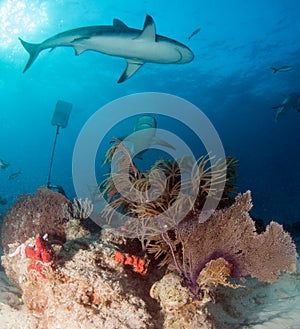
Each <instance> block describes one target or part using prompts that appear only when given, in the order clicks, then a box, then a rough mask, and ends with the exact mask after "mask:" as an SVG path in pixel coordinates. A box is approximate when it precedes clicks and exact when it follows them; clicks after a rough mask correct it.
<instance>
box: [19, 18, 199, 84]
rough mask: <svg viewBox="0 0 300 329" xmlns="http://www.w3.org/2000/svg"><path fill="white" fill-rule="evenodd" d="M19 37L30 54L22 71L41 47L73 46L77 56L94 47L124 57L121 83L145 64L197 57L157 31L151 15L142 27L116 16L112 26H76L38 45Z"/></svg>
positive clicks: (186, 60) (175, 62)
mask: <svg viewBox="0 0 300 329" xmlns="http://www.w3.org/2000/svg"><path fill="white" fill-rule="evenodd" d="M19 40H20V41H21V43H22V45H23V47H24V48H25V49H26V51H27V52H28V53H29V55H30V57H29V60H28V62H27V64H26V66H25V68H24V71H23V73H24V72H26V71H27V70H28V69H29V67H30V66H31V65H32V63H33V62H34V61H35V59H36V58H37V57H38V55H39V53H40V52H41V51H42V50H44V49H48V48H50V49H51V50H52V49H54V48H56V47H72V48H74V50H75V55H80V54H82V53H83V52H84V51H86V50H93V51H97V52H100V53H103V54H107V55H111V56H117V57H123V58H125V60H126V61H127V66H126V68H125V71H124V72H123V74H122V75H121V77H120V78H119V80H118V83H120V82H123V81H125V80H127V79H128V78H130V77H131V76H132V75H133V74H134V73H135V72H136V71H137V70H138V69H139V68H140V67H141V66H142V65H143V64H144V63H160V64H184V63H189V62H191V61H192V60H193V58H194V54H193V52H192V51H191V50H190V49H189V48H188V47H187V46H185V45H184V44H182V43H180V42H178V41H176V40H173V39H170V38H167V37H164V36H161V35H158V34H156V27H155V23H154V21H153V18H152V17H151V16H150V15H147V16H146V19H145V23H144V27H143V29H142V30H137V29H133V28H130V27H128V26H127V25H126V24H125V23H123V22H122V21H120V20H119V19H114V20H113V25H110V26H90V27H81V28H76V29H72V30H68V31H65V32H62V33H59V34H56V35H54V36H52V37H50V38H49V39H46V40H45V41H43V42H41V43H38V44H34V43H29V42H26V41H24V40H22V39H21V38H19Z"/></svg>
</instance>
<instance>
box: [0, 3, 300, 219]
mask: <svg viewBox="0 0 300 329" xmlns="http://www.w3.org/2000/svg"><path fill="white" fill-rule="evenodd" d="M147 14H150V15H151V16H152V17H153V19H154V22H155V24H156V32H157V34H160V35H164V36H167V37H169V38H172V39H175V40H177V41H179V42H182V43H184V44H185V45H187V46H188V47H189V48H190V49H191V50H192V51H193V53H194V54H195V58H194V60H193V61H192V62H191V63H187V64H180V65H179V64H168V65H167V64H166V65H163V64H154V63H146V64H145V65H144V66H143V67H142V68H140V70H139V71H138V72H136V74H134V75H133V76H132V77H131V78H130V79H128V80H127V81H125V82H123V83H121V84H117V81H118V79H119V77H120V76H121V74H122V72H123V70H124V68H125V60H124V59H122V58H118V57H112V56H108V55H105V54H100V53H97V52H93V51H86V52H84V53H82V54H80V55H79V56H74V50H73V49H71V48H67V47H60V48H56V49H54V50H53V51H51V52H49V51H48V50H44V51H43V52H41V54H40V55H39V56H38V58H37V59H36V61H35V62H34V63H33V65H32V66H31V67H30V69H29V70H28V71H27V72H26V73H22V71H23V69H24V67H25V64H26V63H27V60H28V54H27V52H26V51H25V49H24V48H23V47H22V45H21V43H20V42H19V40H18V37H21V38H22V39H24V40H25V41H28V42H33V43H39V42H42V41H44V40H45V39H47V38H49V37H51V36H53V35H55V34H57V33H60V32H63V31H66V30H69V29H73V28H77V27H81V26H91V25H111V24H112V21H113V19H114V18H118V19H120V20H122V21H123V22H124V23H126V24H127V25H128V26H129V27H132V28H136V29H142V28H143V24H144V20H145V17H146V15H147ZM299 15H300V4H299V2H298V1H296V0H290V1H282V0H274V1H272V2H270V1H269V0H260V1H258V0H254V1H239V0H227V1H224V0H200V1H199V0H191V1H189V2H183V1H178V0H174V1H157V0H151V1H150V0H143V1H137V0H134V1H108V0H106V1H105V0H103V1H101V2H100V1H98V0H89V1H74V0H70V1H68V0H64V1H62V0H51V1H39V0H31V1H29V0H2V1H0V21H1V24H0V29H1V34H0V35H1V37H0V72H1V74H0V95H1V105H0V114H1V117H0V141H1V144H0V145H1V148H0V159H2V160H3V161H4V162H7V163H9V164H10V165H9V166H8V168H7V169H6V170H3V169H0V181H1V184H0V196H1V197H2V198H3V199H6V200H7V201H8V202H7V204H3V205H1V204H0V214H3V213H4V212H5V211H6V210H7V207H8V206H9V205H10V204H11V203H12V202H13V201H14V200H16V198H17V197H18V196H19V195H20V194H23V193H32V192H34V191H35V190H36V189H37V188H38V187H39V186H41V185H45V184H46V183H47V176H48V170H49V163H50V156H51V150H52V144H53V140H54V136H55V131H56V128H55V127H54V126H52V125H51V118H52V115H53V111H54V108H55V104H56V102H57V100H64V101H67V102H70V103H72V104H73V109H72V112H71V115H70V119H69V123H68V126H67V127H66V128H65V129H61V130H60V134H59V136H58V141H57V147H56V152H55V158H54V163H53V171H52V182H53V183H55V184H59V185H61V186H63V188H64V190H65V192H66V194H67V196H68V197H70V198H73V197H75V196H76V195H75V190H74V186H73V178H72V155H73V150H74V146H75V143H76V140H77V138H78V135H79V133H80V131H81V129H82V127H83V126H84V124H85V122H86V121H87V120H88V119H89V118H90V117H91V115H93V113H95V112H96V111H97V110H98V109H100V108H101V107H102V106H104V105H106V104H107V103H109V102H111V101H113V100H115V99H118V98H120V97H123V96H127V95H131V94H134V93H143V92H161V93H170V94H173V95H176V96H179V97H182V98H184V99H186V100H187V101H189V102H191V103H193V104H195V105H196V106H197V107H199V109H201V111H203V112H204V114H205V115H206V116H207V117H208V118H209V119H210V121H211V122H212V124H213V125H214V127H215V129H216V130H217V132H218V133H219V136H220V138H221V141H222V143H223V146H224V149H225V152H226V154H227V155H234V156H236V157H237V158H238V160H239V163H240V167H239V179H238V188H239V191H241V192H244V191H246V190H248V189H250V190H251V191H252V196H253V203H254V208H253V210H252V214H253V215H254V216H255V217H258V218H262V219H264V220H265V221H266V222H268V221H270V220H276V221H278V222H280V223H295V222H297V221H299V220H300V216H299V197H300V171H299V169H298V166H299V160H300V148H299V146H300V135H299V127H300V113H298V112H297V110H296V109H289V110H288V111H287V113H286V114H285V115H282V116H280V117H279V120H278V122H275V121H274V118H275V112H276V110H274V109H272V107H273V106H277V105H279V104H281V103H282V102H283V100H284V99H285V98H286V97H287V95H289V94H291V93H292V92H300V58H299V53H300V35H299V31H300V20H299ZM198 28H200V32H198V33H196V34H195V35H194V36H193V37H191V39H190V40H188V39H187V38H188V37H189V36H190V35H191V34H192V32H193V31H195V30H196V29H198ZM282 66H291V70H289V71H288V72H277V73H276V74H274V73H273V71H272V70H271V67H282ZM187 115H188V114H187ZM133 126H134V120H133V118H132V119H131V120H128V121H127V122H125V123H124V124H123V125H122V124H121V125H120V127H119V126H117V127H115V128H114V129H112V132H111V133H110V136H108V137H107V138H106V139H105V140H104V141H103V143H104V144H103V149H104V150H105V149H107V148H108V147H109V146H110V144H109V140H110V138H111V136H113V135H116V137H118V136H123V135H127V134H130V133H131V132H132V130H133ZM158 127H162V128H164V129H170V131H172V132H173V133H175V134H176V133H177V134H179V132H180V131H181V128H180V127H179V126H176V124H174V123H172V124H170V125H168V123H166V122H165V121H164V120H163V119H161V120H160V121H159V120H158ZM183 135H186V134H185V133H184V134H183ZM191 136H192V135H191ZM105 142H106V146H105ZM187 143H189V145H190V147H191V148H192V149H194V151H195V152H196V153H197V148H198V147H199V146H198V143H197V142H195V141H194V139H193V137H187ZM149 152H150V151H149ZM102 155H103V153H102ZM144 156H145V161H148V160H147V153H145V155H144ZM150 156H151V152H150V153H149V157H150ZM98 158H99V159H98ZM96 166H99V171H101V170H102V169H101V154H100V156H99V154H98V156H97V163H96ZM18 171H21V172H22V173H21V174H20V175H18V176H17V177H16V178H14V179H9V176H10V175H11V174H13V173H16V172H18ZM3 203H5V202H3Z"/></svg>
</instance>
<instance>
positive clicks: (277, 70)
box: [271, 65, 293, 73]
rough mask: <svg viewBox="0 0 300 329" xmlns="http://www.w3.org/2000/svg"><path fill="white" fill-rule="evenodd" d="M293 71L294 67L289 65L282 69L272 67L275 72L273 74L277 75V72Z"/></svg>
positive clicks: (281, 67)
mask: <svg viewBox="0 0 300 329" xmlns="http://www.w3.org/2000/svg"><path fill="white" fill-rule="evenodd" d="M292 69H293V67H292V66H289V65H284V66H280V67H271V70H273V73H277V72H289V71H291V70H292Z"/></svg>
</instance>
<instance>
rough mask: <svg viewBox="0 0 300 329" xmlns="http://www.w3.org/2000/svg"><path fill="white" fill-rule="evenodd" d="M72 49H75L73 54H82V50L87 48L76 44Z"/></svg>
mask: <svg viewBox="0 0 300 329" xmlns="http://www.w3.org/2000/svg"><path fill="white" fill-rule="evenodd" d="M74 50H75V56H78V55H80V54H82V53H83V52H84V51H86V50H87V49H86V48H85V47H83V46H80V45H76V47H74Z"/></svg>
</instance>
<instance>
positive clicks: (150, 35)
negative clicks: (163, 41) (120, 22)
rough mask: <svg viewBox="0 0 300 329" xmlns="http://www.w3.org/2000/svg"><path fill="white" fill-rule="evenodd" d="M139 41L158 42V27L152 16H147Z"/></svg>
mask: <svg viewBox="0 0 300 329" xmlns="http://www.w3.org/2000/svg"><path fill="white" fill-rule="evenodd" d="M138 39H145V40H150V41H153V42H155V41H156V27H155V23H154V20H153V18H152V17H151V16H150V15H147V16H146V19H145V23H144V28H143V31H142V33H141V34H140V35H139V36H138Z"/></svg>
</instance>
